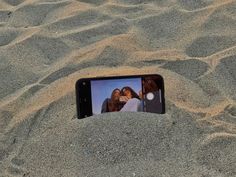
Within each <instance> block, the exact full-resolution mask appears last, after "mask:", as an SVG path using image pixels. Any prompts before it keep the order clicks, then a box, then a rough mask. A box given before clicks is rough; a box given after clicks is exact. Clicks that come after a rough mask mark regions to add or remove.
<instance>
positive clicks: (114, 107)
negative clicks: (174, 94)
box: [76, 75, 165, 117]
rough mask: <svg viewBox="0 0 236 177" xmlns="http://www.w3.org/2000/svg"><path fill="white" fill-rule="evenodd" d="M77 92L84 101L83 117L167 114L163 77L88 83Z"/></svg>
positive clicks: (82, 107) (83, 84)
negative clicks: (150, 113) (120, 114)
mask: <svg viewBox="0 0 236 177" xmlns="http://www.w3.org/2000/svg"><path fill="white" fill-rule="evenodd" d="M76 90H77V91H76V92H77V95H81V96H80V97H81V98H82V101H81V98H80V99H79V103H78V104H79V105H77V109H78V112H79V114H80V117H81V115H82V117H87V116H91V115H98V114H103V113H107V112H126V111H128V112H152V113H160V114H161V113H164V111H165V110H164V82H163V78H162V77H161V76H160V75H144V76H130V77H129V76H127V77H111V78H90V79H84V80H83V81H81V82H79V86H78V87H77V89H76ZM84 100H85V101H84ZM81 112H82V113H81Z"/></svg>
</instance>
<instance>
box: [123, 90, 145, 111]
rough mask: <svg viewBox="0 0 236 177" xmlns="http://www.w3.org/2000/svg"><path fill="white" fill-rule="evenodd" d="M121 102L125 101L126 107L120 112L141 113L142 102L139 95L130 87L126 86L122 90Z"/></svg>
mask: <svg viewBox="0 0 236 177" xmlns="http://www.w3.org/2000/svg"><path fill="white" fill-rule="evenodd" d="M120 94H121V96H120V101H121V100H123V101H124V102H126V103H125V105H124V106H123V108H122V109H121V110H120V111H121V112H124V111H134V112H137V111H141V100H140V97H139V96H138V94H137V93H136V92H135V91H134V90H133V89H132V88H130V87H128V86H126V87H123V88H122V89H121V93H120Z"/></svg>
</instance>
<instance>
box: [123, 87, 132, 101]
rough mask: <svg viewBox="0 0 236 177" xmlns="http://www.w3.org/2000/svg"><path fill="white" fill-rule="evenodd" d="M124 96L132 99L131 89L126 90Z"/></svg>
mask: <svg viewBox="0 0 236 177" xmlns="http://www.w3.org/2000/svg"><path fill="white" fill-rule="evenodd" d="M123 92H124V96H127V97H128V98H129V99H130V98H132V94H131V91H130V90H129V89H124V90H123Z"/></svg>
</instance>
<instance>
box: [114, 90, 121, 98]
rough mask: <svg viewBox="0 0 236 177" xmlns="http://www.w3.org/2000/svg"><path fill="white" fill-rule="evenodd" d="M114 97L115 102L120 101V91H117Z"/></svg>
mask: <svg viewBox="0 0 236 177" xmlns="http://www.w3.org/2000/svg"><path fill="white" fill-rule="evenodd" d="M113 97H114V99H115V100H118V99H119V98H120V91H119V90H115V92H114V94H113Z"/></svg>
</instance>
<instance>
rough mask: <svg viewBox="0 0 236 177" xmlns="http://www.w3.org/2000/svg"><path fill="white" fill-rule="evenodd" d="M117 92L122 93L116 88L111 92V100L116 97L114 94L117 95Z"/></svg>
mask: <svg viewBox="0 0 236 177" xmlns="http://www.w3.org/2000/svg"><path fill="white" fill-rule="evenodd" d="M117 90H118V91H119V92H120V89H118V88H115V89H114V90H113V91H112V92H111V98H113V96H114V94H115V92H116V91H117Z"/></svg>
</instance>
